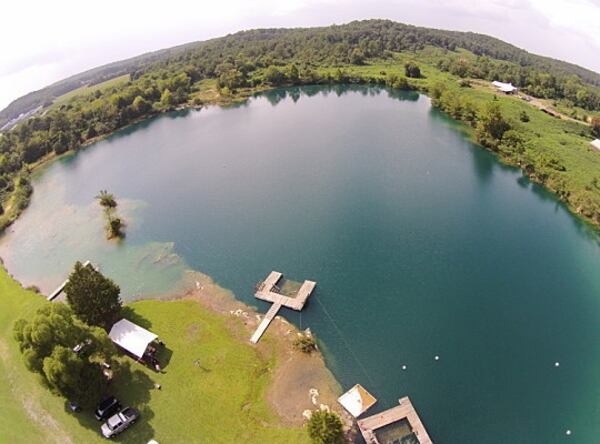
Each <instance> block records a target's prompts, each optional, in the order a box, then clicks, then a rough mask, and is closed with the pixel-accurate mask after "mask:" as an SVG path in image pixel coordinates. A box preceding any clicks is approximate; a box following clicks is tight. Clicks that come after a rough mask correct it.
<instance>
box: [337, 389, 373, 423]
mask: <svg viewBox="0 0 600 444" xmlns="http://www.w3.org/2000/svg"><path fill="white" fill-rule="evenodd" d="M338 402H339V403H340V404H342V406H343V407H344V408H345V409H346V410H348V411H349V412H350V414H351V415H352V416H354V417H355V418H358V417H359V416H360V415H362V414H363V413H364V412H366V411H367V410H368V409H370V408H371V407H372V406H373V404H375V403H376V402H377V400H376V399H375V397H374V396H373V395H371V394H370V393H369V392H368V391H367V390H366V389H365V388H364V387H363V386H362V385H360V384H356V385H355V386H354V387H352V388H351V389H350V390H348V391H347V392H346V393H344V394H343V395H342V396H340V397H339V398H338Z"/></svg>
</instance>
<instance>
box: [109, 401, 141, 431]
mask: <svg viewBox="0 0 600 444" xmlns="http://www.w3.org/2000/svg"><path fill="white" fill-rule="evenodd" d="M139 417H140V412H138V411H137V410H136V409H134V408H132V407H125V408H124V409H123V410H121V411H120V412H119V413H117V414H116V415H113V416H111V417H110V418H108V420H107V421H106V422H105V423H104V424H102V427H101V428H100V431H101V432H102V436H104V437H105V438H112V437H114V436H117V435H118V434H119V433H121V432H122V431H124V430H127V429H128V428H129V426H130V425H131V424H133V423H135V422H136V421H137V419H138V418H139Z"/></svg>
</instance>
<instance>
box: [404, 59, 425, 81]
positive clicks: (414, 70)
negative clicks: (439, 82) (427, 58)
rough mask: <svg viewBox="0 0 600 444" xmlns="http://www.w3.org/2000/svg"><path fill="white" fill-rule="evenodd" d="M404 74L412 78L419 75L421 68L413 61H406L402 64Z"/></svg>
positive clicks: (416, 77)
mask: <svg viewBox="0 0 600 444" xmlns="http://www.w3.org/2000/svg"><path fill="white" fill-rule="evenodd" d="M404 75H406V77H411V78H413V79H418V78H419V77H421V69H420V68H419V67H418V66H417V65H416V64H415V63H413V62H408V63H406V64H405V65H404Z"/></svg>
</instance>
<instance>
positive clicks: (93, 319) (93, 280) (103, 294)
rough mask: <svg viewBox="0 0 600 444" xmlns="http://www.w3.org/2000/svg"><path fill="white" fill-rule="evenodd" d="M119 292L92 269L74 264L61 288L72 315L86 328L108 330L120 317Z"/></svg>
mask: <svg viewBox="0 0 600 444" xmlns="http://www.w3.org/2000/svg"><path fill="white" fill-rule="evenodd" d="M120 292H121V290H120V289H119V287H118V286H117V285H116V284H115V283H114V282H113V281H112V280H111V279H109V278H107V277H105V276H104V275H103V274H102V273H100V272H99V271H97V270H95V269H94V267H93V266H92V265H87V266H84V265H82V264H81V262H77V263H75V267H74V269H73V272H72V273H71V275H70V276H69V281H68V282H67V285H66V286H65V293H66V295H67V301H68V302H69V305H70V306H71V308H72V309H73V312H74V313H75V315H76V316H77V317H78V318H79V319H81V320H82V321H83V322H85V323H86V324H88V325H94V326H98V327H102V328H104V329H105V330H109V329H110V327H112V325H113V324H114V323H115V322H116V321H117V320H118V319H119V316H120V314H121V298H120Z"/></svg>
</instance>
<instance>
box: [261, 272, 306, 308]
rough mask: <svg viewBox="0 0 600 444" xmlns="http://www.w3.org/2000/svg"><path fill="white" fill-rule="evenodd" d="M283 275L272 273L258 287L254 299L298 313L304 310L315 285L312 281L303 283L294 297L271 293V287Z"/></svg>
mask: <svg viewBox="0 0 600 444" xmlns="http://www.w3.org/2000/svg"><path fill="white" fill-rule="evenodd" d="M282 277H283V274H281V273H280V272H278V271H272V272H271V273H270V274H269V276H267V278H266V279H265V281H264V282H263V283H262V284H261V285H260V287H259V288H258V290H257V291H256V293H254V297H256V299H260V300H261V301H265V302H271V303H273V304H275V303H279V304H281V305H282V306H284V307H287V308H291V309H292V310H296V311H300V310H302V309H303V308H304V305H305V304H306V301H307V300H308V297H309V296H310V295H311V293H312V292H313V290H314V289H315V286H316V285H317V283H316V282H314V281H304V283H303V284H302V286H301V287H300V289H299V290H298V293H296V296H295V297H290V296H285V295H283V294H279V293H277V292H275V291H273V287H275V286H276V285H277V283H278V282H279V281H280V280H281V278H282Z"/></svg>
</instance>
